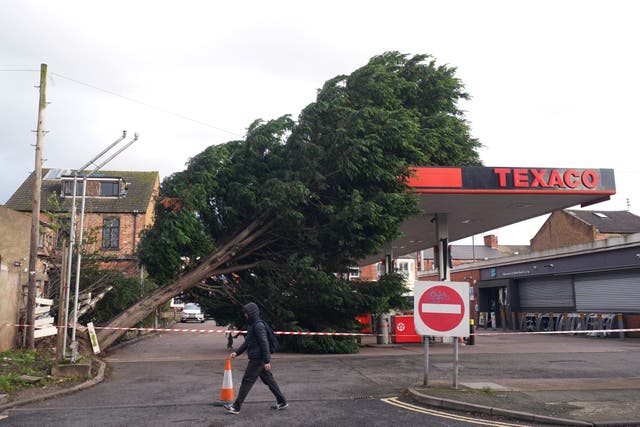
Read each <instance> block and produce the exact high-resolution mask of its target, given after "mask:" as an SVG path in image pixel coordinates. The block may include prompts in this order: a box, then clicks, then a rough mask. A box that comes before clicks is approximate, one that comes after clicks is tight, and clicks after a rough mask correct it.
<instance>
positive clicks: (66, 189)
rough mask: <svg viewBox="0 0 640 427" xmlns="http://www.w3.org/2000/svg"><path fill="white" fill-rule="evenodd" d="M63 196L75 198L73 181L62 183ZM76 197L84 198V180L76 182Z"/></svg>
mask: <svg viewBox="0 0 640 427" xmlns="http://www.w3.org/2000/svg"><path fill="white" fill-rule="evenodd" d="M62 194H63V195H64V196H69V197H71V196H73V180H70V181H69V180H66V181H63V182H62ZM76 196H78V197H79V196H82V179H78V181H77V182H76Z"/></svg>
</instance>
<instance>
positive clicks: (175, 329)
mask: <svg viewBox="0 0 640 427" xmlns="http://www.w3.org/2000/svg"><path fill="white" fill-rule="evenodd" d="M0 326H16V327H29V326H30V325H24V324H17V323H0ZM52 326H55V325H52ZM56 327H57V328H64V326H56ZM78 327H79V328H82V329H84V328H85V327H84V326H82V325H78ZM94 328H95V329H107V330H114V331H142V332H196V333H209V334H211V333H214V334H226V333H232V334H238V333H240V334H246V333H247V331H246V330H240V329H190V328H118V327H114V326H94ZM273 333H274V334H276V335H327V336H328V335H333V336H371V335H372V334H363V333H356V332H304V331H301V332H288V331H273Z"/></svg>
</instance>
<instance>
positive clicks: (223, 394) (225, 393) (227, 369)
mask: <svg viewBox="0 0 640 427" xmlns="http://www.w3.org/2000/svg"><path fill="white" fill-rule="evenodd" d="M233 399H235V397H234V395H233V377H232V372H231V359H230V358H228V357H227V362H226V363H225V365H224V378H223V379H222V390H221V391H220V401H221V402H225V403H226V402H231V401H233Z"/></svg>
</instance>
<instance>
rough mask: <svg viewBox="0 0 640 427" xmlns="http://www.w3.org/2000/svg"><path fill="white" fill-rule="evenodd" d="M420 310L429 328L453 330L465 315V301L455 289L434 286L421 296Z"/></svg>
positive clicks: (442, 330)
mask: <svg viewBox="0 0 640 427" xmlns="http://www.w3.org/2000/svg"><path fill="white" fill-rule="evenodd" d="M418 312H419V314H420V318H421V319H422V321H423V322H424V324H425V325H426V326H427V327H428V328H430V329H433V330H434V331H439V332H446V331H451V330H453V329H455V328H456V327H457V326H458V325H459V324H460V322H461V321H462V319H463V317H464V301H462V297H460V294H458V292H456V291H455V289H452V288H449V287H447V286H434V287H432V288H429V289H427V290H426V291H425V292H424V293H423V294H422V296H421V297H420V301H419V305H418Z"/></svg>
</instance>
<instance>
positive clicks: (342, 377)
mask: <svg viewBox="0 0 640 427" xmlns="http://www.w3.org/2000/svg"><path fill="white" fill-rule="evenodd" d="M189 327H192V328H194V329H201V328H204V329H216V327H215V326H214V323H213V322H206V323H205V324H203V325H200V324H193V325H189ZM240 339H242V338H240ZM576 340H578V341H576ZM611 344H615V346H616V348H622V350H620V351H616V350H612V346H611ZM627 345H628V346H635V348H638V345H637V343H625V342H618V341H615V342H614V341H612V340H599V339H588V338H584V337H567V336H563V337H559V336H554V337H542V336H529V335H527V336H522V335H505V336H494V337H486V338H484V337H479V339H478V343H477V345H475V346H467V347H462V348H461V349H460V378H459V380H460V381H465V380H468V381H471V380H473V381H478V380H484V381H490V380H493V379H495V378H511V379H512V380H514V381H517V380H518V379H527V378H540V377H541V376H545V377H549V378H563V377H565V378H573V377H575V378H577V377H584V376H586V375H588V376H589V377H598V376H599V375H602V376H614V377H615V376H620V377H622V376H628V375H632V376H635V377H640V364H638V363H637V362H638V358H637V352H630V351H626V350H625V348H626V347H625V346H627ZM620 346H622V347H620ZM225 347H226V339H225V337H224V335H223V334H218V333H193V332H170V333H163V334H161V335H156V336H152V337H148V338H146V339H143V340H141V341H139V342H137V343H134V344H129V345H126V346H123V347H121V348H119V349H115V350H113V351H111V352H110V353H109V354H108V355H106V356H105V357H104V360H105V361H106V362H107V363H108V365H109V368H108V371H107V377H106V379H105V381H104V382H102V383H100V384H98V385H96V386H95V387H92V388H90V389H87V390H84V391H82V392H79V393H76V394H73V395H69V396H64V397H60V398H56V399H51V400H47V401H43V402H39V403H36V404H32V405H28V406H24V407H20V408H16V409H12V410H10V411H9V412H8V413H7V415H8V417H7V418H5V419H4V420H0V425H2V426H4V425H7V426H9V425H10V426H18V425H19V426H34V425H47V426H87V425H100V426H102V425H108V426H112V425H113V426H125V425H144V426H146V425H149V426H151V425H153V426H165V425H167V426H168V425H172V426H173V425H178V426H218V425H238V426H239V425H253V426H276V425H277V426H282V425H305V426H329V425H331V426H335V425H340V426H361V425H367V426H395V425H398V426H400V425H402V426H406V425H428V426H468V425H496V426H500V425H524V424H523V423H519V422H512V421H509V420H495V419H494V420H488V419H478V420H474V419H472V418H473V416H472V415H470V414H460V413H453V414H451V413H446V412H443V413H440V412H438V411H435V410H434V409H433V408H429V407H424V406H423V407H420V406H419V405H417V404H416V403H415V402H412V401H410V400H408V399H406V398H404V397H402V391H403V390H404V389H406V387H407V386H409V385H413V384H416V383H419V382H422V379H423V372H424V371H423V357H424V356H423V349H422V346H421V345H419V344H416V345H405V346H395V347H365V348H363V350H362V351H361V352H360V353H359V354H355V355H294V354H276V355H274V357H273V359H272V365H273V370H274V371H273V372H274V375H275V377H276V379H277V380H278V382H279V383H280V386H281V388H282V390H283V392H284V393H285V395H286V396H287V398H288V400H289V403H290V407H289V408H288V409H287V410H283V411H273V410H270V409H269V406H270V404H271V403H273V401H274V399H273V396H272V395H271V394H270V392H269V391H268V389H267V388H266V387H265V386H264V385H263V384H262V383H261V382H257V383H256V385H255V386H254V388H253V389H252V391H251V393H250V394H249V397H248V399H247V401H245V404H244V406H243V407H242V411H241V414H240V415H230V414H227V413H226V412H225V411H224V410H223V408H221V407H220V406H215V405H214V404H213V403H214V402H215V401H216V400H218V398H219V396H220V391H221V386H222V379H223V374H224V365H225V363H224V361H225V359H226V357H227V355H228V350H227V349H226V348H225ZM430 354H431V366H430V370H429V379H430V381H437V382H440V383H446V382H448V381H451V378H452V362H451V359H452V346H451V345H449V344H434V345H432V346H431V351H430ZM245 366H246V359H245V358H244V357H241V358H238V359H236V360H234V362H233V379H234V388H235V391H236V393H237V390H238V388H239V383H240V379H241V376H242V372H243V371H244V367H245ZM630 370H632V371H633V372H630ZM402 402H406V404H403V403H402ZM407 404H410V405H413V406H407ZM460 416H464V417H467V418H471V419H461V418H459V417H460Z"/></svg>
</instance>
